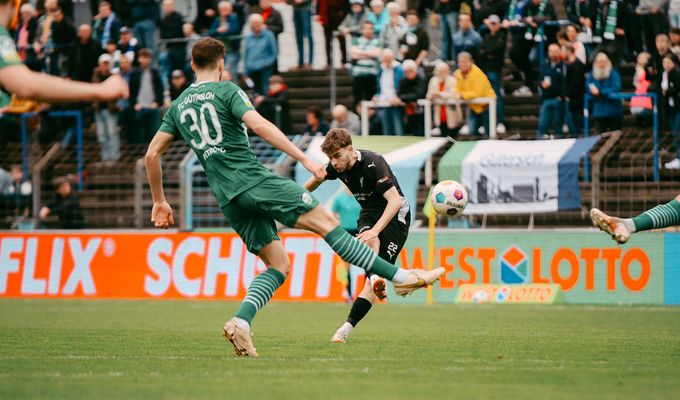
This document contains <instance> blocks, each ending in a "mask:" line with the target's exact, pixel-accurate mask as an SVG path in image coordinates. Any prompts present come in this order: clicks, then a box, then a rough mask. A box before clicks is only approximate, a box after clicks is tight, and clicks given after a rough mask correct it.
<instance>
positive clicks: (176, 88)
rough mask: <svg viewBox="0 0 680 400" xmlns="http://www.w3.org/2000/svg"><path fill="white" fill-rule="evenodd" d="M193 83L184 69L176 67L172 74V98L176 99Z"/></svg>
mask: <svg viewBox="0 0 680 400" xmlns="http://www.w3.org/2000/svg"><path fill="white" fill-rule="evenodd" d="M190 85H191V84H190V83H189V82H188V81H187V76H186V75H185V74H184V70H181V69H176V70H174V71H172V74H170V100H171V101H172V100H175V99H176V98H178V97H179V95H180V94H182V92H183V91H185V90H186V88H188V87H189V86H190Z"/></svg>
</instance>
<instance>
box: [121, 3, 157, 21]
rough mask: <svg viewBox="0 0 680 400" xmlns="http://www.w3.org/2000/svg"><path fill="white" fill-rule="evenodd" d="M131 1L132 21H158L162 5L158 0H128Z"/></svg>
mask: <svg viewBox="0 0 680 400" xmlns="http://www.w3.org/2000/svg"><path fill="white" fill-rule="evenodd" d="M127 2H128V3H130V5H131V7H130V16H131V17H132V23H133V24H134V23H135V22H138V21H144V20H152V21H154V22H157V21H158V20H159V17H160V13H161V10H160V7H159V4H158V3H157V2H156V0H127Z"/></svg>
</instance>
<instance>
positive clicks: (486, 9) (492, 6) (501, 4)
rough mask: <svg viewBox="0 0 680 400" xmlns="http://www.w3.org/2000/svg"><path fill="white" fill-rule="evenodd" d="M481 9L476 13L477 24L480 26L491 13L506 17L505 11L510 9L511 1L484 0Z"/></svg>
mask: <svg viewBox="0 0 680 400" xmlns="http://www.w3.org/2000/svg"><path fill="white" fill-rule="evenodd" d="M481 3H482V4H480V7H479V10H477V12H476V13H475V19H474V22H475V26H477V27H479V26H481V25H482V24H484V20H485V19H486V18H489V16H490V15H492V14H496V15H498V17H499V18H500V19H501V21H502V20H503V19H504V18H505V13H506V12H507V11H508V4H509V2H508V1H506V0H482V2H481Z"/></svg>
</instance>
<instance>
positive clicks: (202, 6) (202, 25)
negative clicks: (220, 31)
mask: <svg viewBox="0 0 680 400" xmlns="http://www.w3.org/2000/svg"><path fill="white" fill-rule="evenodd" d="M196 3H197V7H198V14H196V20H195V21H193V23H194V30H195V31H196V32H197V33H198V34H201V33H202V32H203V31H204V30H207V29H208V28H210V25H211V24H212V21H213V17H208V16H206V15H205V12H206V11H207V10H213V11H215V15H217V0H197V1H196ZM187 22H192V21H187Z"/></svg>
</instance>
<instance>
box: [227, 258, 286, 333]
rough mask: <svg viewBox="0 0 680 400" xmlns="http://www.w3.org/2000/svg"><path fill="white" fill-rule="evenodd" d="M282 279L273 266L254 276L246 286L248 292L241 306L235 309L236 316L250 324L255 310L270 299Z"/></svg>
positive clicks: (281, 275)
mask: <svg viewBox="0 0 680 400" xmlns="http://www.w3.org/2000/svg"><path fill="white" fill-rule="evenodd" d="M284 280H286V277H285V276H284V275H283V274H282V273H281V272H279V271H277V270H276V269H274V268H267V270H266V271H264V272H263V273H261V274H260V275H258V276H256V277H255V279H253V281H252V282H251V284H250V286H248V293H246V297H245V299H243V303H241V307H239V309H238V311H236V318H241V319H243V320H246V321H248V324H250V323H251V322H252V321H253V318H255V314H256V313H257V311H258V310H259V309H260V308H262V307H264V305H265V304H267V303H268V302H269V300H271V298H272V296H273V295H274V292H276V289H278V288H279V286H281V285H283V281H284Z"/></svg>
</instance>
